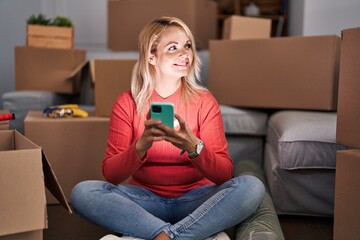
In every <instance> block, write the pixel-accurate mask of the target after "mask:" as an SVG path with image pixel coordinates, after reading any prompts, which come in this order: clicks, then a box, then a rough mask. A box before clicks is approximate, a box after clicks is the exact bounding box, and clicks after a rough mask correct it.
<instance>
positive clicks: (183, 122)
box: [174, 113, 186, 129]
mask: <svg viewBox="0 0 360 240" xmlns="http://www.w3.org/2000/svg"><path fill="white" fill-rule="evenodd" d="M174 116H175V118H176V119H177V120H178V121H179V125H180V129H184V128H185V127H186V123H185V120H184V119H183V118H182V117H181V116H180V115H179V114H177V113H175V114H174Z"/></svg>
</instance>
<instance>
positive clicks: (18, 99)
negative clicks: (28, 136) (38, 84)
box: [2, 91, 70, 133]
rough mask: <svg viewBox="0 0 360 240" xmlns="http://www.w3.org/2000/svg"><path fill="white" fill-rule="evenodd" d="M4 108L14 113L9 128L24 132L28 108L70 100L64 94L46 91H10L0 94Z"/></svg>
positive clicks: (35, 108) (42, 106) (37, 107)
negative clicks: (13, 118)
mask: <svg viewBox="0 0 360 240" xmlns="http://www.w3.org/2000/svg"><path fill="white" fill-rule="evenodd" d="M2 99H3V102H4V109H7V110H9V111H10V112H12V113H14V114H15V120H12V121H10V128H11V129H16V130H18V131H19V132H20V133H24V119H25V116H26V114H27V113H28V111H29V110H43V109H44V108H46V107H48V106H51V105H58V104H64V103H69V102H70V100H69V99H70V96H69V95H66V94H59V93H53V92H48V91H12V92H6V93H4V94H3V95H2Z"/></svg>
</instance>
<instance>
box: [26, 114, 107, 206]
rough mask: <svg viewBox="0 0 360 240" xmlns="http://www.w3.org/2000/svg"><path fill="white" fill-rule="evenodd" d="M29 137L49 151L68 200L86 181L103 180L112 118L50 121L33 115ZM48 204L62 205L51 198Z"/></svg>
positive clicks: (28, 132) (27, 133)
mask: <svg viewBox="0 0 360 240" xmlns="http://www.w3.org/2000/svg"><path fill="white" fill-rule="evenodd" d="M24 127H25V136H26V137H27V138H29V139H31V140H32V141H33V142H34V143H36V144H38V145H40V146H42V148H43V149H44V151H46V153H47V156H48V159H49V162H50V163H51V165H52V167H53V169H54V171H56V173H57V177H58V179H59V181H60V182H61V184H62V187H63V189H64V193H65V196H66V197H67V199H69V197H70V193H71V190H72V188H73V187H74V186H75V185H76V184H77V183H79V182H81V181H84V180H101V179H103V175H102V170H101V163H102V160H103V158H104V155H105V149H106V143H107V135H108V131H109V118H101V117H88V118H59V119H53V118H47V117H45V116H43V114H42V112H39V111H30V112H29V113H28V115H27V116H26V118H25V121H24ZM47 202H48V203H49V204H56V203H58V201H57V200H56V199H54V198H53V197H52V196H51V195H49V194H47Z"/></svg>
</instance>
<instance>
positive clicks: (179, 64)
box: [174, 62, 189, 67]
mask: <svg viewBox="0 0 360 240" xmlns="http://www.w3.org/2000/svg"><path fill="white" fill-rule="evenodd" d="M188 63H189V62H182V63H175V64H174V65H175V66H179V67H186V66H187V65H188Z"/></svg>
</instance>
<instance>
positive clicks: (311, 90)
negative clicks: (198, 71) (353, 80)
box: [208, 36, 340, 110]
mask: <svg viewBox="0 0 360 240" xmlns="http://www.w3.org/2000/svg"><path fill="white" fill-rule="evenodd" d="M339 53H340V38H339V37H337V36H312V37H283V38H269V39H249V40H214V41H211V42H210V59H209V81H208V84H209V89H210V90H211V91H212V93H213V94H214V95H215V97H216V98H217V99H218V101H219V103H220V104H225V105H232V106H238V107H250V108H270V109H309V110H336V103H337V87H338V65H339Z"/></svg>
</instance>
